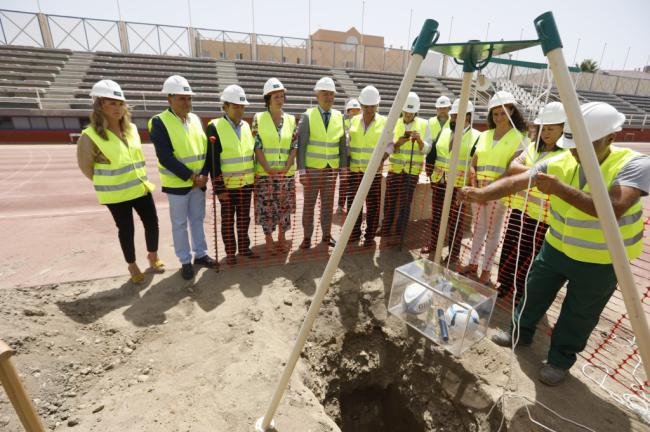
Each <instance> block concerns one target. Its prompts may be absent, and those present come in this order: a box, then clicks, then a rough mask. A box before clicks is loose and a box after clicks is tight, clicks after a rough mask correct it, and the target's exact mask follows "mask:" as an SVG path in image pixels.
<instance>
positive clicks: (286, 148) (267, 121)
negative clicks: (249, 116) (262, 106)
mask: <svg viewBox="0 0 650 432" xmlns="http://www.w3.org/2000/svg"><path fill="white" fill-rule="evenodd" d="M255 118H256V119H257V133H258V134H259V136H260V138H261V139H262V144H263V147H262V152H263V153H264V158H265V159H266V162H267V163H268V164H269V167H270V168H271V169H278V170H279V169H284V167H285V166H286V164H287V160H288V159H289V153H291V141H292V139H293V132H294V130H295V129H296V118H295V117H294V116H292V115H291V114H287V113H283V114H282V129H280V133H279V134H278V128H277V127H276V126H275V123H274V122H273V118H272V117H271V113H270V112H268V111H264V112H261V113H257V114H255ZM255 172H256V173H257V175H261V176H267V175H268V173H267V172H266V171H264V167H263V166H262V164H260V163H256V164H255ZM295 172H296V164H295V161H294V164H293V165H292V166H291V168H289V170H288V171H287V173H286V174H285V176H287V177H288V176H292V175H294V173H295Z"/></svg>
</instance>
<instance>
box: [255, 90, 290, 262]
mask: <svg viewBox="0 0 650 432" xmlns="http://www.w3.org/2000/svg"><path fill="white" fill-rule="evenodd" d="M285 92H286V89H285V88H284V86H283V85H282V83H281V82H280V80H279V79H277V78H271V79H269V80H268V81H267V82H266V83H265V84H264V91H263V93H264V103H265V104H266V111H264V112H261V113H257V114H255V117H254V119H253V127H252V132H253V136H255V173H256V180H255V211H256V215H257V223H258V224H260V225H262V230H263V231H264V238H265V240H266V250H267V252H268V253H269V254H270V255H275V253H276V249H279V250H280V251H286V250H287V244H286V237H285V233H286V232H287V231H289V228H291V213H292V211H293V209H294V208H295V201H296V185H295V181H294V174H295V171H296V170H295V160H296V154H297V153H298V146H297V142H295V143H292V138H293V133H294V131H295V129H296V120H295V118H294V116H292V115H291V114H287V113H285V112H284V111H282V107H283V105H284V101H285ZM276 226H277V227H278V243H277V245H274V243H273V231H274V230H275V227H276Z"/></svg>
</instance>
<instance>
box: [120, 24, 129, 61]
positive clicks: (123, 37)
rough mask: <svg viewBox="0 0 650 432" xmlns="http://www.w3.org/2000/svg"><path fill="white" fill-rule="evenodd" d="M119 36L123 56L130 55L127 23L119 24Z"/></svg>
mask: <svg viewBox="0 0 650 432" xmlns="http://www.w3.org/2000/svg"><path fill="white" fill-rule="evenodd" d="M117 34H118V35H119V37H120V50H121V51H122V54H128V53H129V32H128V31H127V27H126V22H124V21H118V22H117Z"/></svg>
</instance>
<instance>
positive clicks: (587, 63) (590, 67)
mask: <svg viewBox="0 0 650 432" xmlns="http://www.w3.org/2000/svg"><path fill="white" fill-rule="evenodd" d="M576 67H577V68H578V69H580V72H591V73H594V72H596V71H598V62H597V61H596V60H593V59H584V60H583V61H582V63H580V64H578V63H576Z"/></svg>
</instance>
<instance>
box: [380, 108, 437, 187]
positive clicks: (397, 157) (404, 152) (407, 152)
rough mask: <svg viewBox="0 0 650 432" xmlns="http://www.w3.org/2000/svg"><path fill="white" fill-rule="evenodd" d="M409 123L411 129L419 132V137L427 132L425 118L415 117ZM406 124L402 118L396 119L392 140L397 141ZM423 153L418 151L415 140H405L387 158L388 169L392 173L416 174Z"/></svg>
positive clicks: (418, 147)
mask: <svg viewBox="0 0 650 432" xmlns="http://www.w3.org/2000/svg"><path fill="white" fill-rule="evenodd" d="M410 124H411V130H412V131H417V132H419V133H420V137H421V138H422V140H424V137H425V135H426V133H427V126H428V123H427V121H426V120H425V119H423V118H420V117H415V118H414V119H413V121H412V122H411V123H410ZM405 131H406V125H405V124H404V120H403V119H402V118H400V119H398V120H397V123H396V124H395V129H394V130H393V142H397V140H398V139H400V137H402V136H404V132H405ZM424 158H425V155H424V153H420V146H419V145H418V143H417V141H411V140H408V141H406V142H405V143H404V144H403V145H402V146H401V147H400V148H399V150H397V151H395V152H393V154H392V155H390V158H389V159H388V170H389V171H390V172H394V173H398V174H399V173H402V172H404V173H407V174H412V175H418V174H420V172H421V171H422V165H423V163H424Z"/></svg>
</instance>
